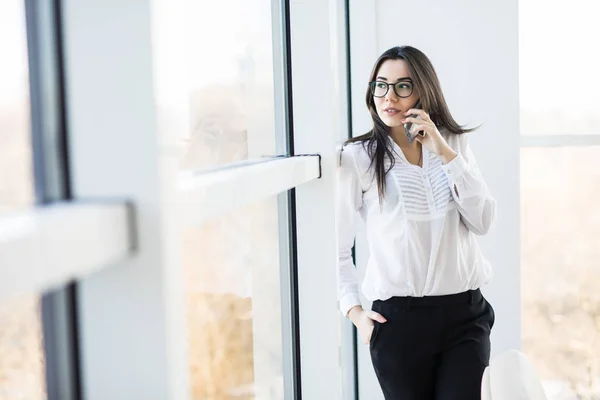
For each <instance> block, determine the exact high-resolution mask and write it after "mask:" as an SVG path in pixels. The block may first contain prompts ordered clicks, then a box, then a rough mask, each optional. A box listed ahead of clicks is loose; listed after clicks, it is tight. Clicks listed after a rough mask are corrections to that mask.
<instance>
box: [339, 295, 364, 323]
mask: <svg viewBox="0 0 600 400" xmlns="http://www.w3.org/2000/svg"><path fill="white" fill-rule="evenodd" d="M354 306H360V297H359V296H358V293H346V294H345V295H344V296H343V297H342V298H341V299H340V311H341V312H342V314H343V315H344V317H347V316H348V311H350V309H351V308H352V307H354Z"/></svg>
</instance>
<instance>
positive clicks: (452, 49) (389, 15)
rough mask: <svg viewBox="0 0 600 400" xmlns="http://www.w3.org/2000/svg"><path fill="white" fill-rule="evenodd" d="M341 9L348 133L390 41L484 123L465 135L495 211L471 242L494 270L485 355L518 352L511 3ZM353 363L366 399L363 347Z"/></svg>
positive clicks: (388, 0) (357, 130) (361, 126)
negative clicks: (423, 61) (345, 22)
mask: <svg viewBox="0 0 600 400" xmlns="http://www.w3.org/2000/svg"><path fill="white" fill-rule="evenodd" d="M350 13H351V14H350V15H351V21H350V25H351V26H350V29H351V38H350V39H351V46H352V48H351V53H352V85H353V88H352V104H353V128H354V132H353V134H354V135H355V136H358V135H360V134H362V133H365V132H366V131H367V130H368V129H369V128H370V117H369V115H368V112H367V111H366V107H365V104H364V94H365V89H366V82H367V80H368V78H369V73H370V70H371V68H372V65H373V63H374V62H375V59H376V58H377V57H378V56H379V55H380V54H381V53H382V52H383V51H385V50H387V49H388V48H390V47H393V46H398V45H411V46H414V47H417V48H418V49H420V50H422V51H423V52H424V53H425V54H427V55H428V56H429V58H430V59H431V61H432V62H433V65H434V67H435V68H436V70H437V73H438V75H439V78H440V81H441V83H442V88H443V90H444V94H445V96H446V100H447V101H448V104H449V107H450V110H451V112H452V113H453V115H454V117H455V118H456V119H457V121H458V122H459V123H460V124H467V125H468V126H474V125H479V124H480V123H483V124H484V125H483V126H482V127H481V128H480V129H479V130H478V131H476V132H475V133H473V134H472V136H471V137H472V146H473V150H474V152H475V155H476V157H477V159H478V163H479V166H480V168H481V170H482V172H483V174H484V176H485V178H486V180H487V182H488V185H489V186H490V189H491V190H492V192H493V194H494V195H495V197H496V199H497V201H498V205H499V214H498V221H497V225H496V227H495V228H494V230H493V231H492V232H490V233H489V234H488V235H487V236H485V237H483V238H481V239H480V243H481V245H482V248H483V251H484V252H485V255H486V256H487V258H488V259H489V260H490V261H491V262H492V263H493V264H494V268H495V276H494V279H493V281H492V282H491V283H490V284H489V285H488V286H487V287H486V288H484V292H485V295H486V297H487V298H488V299H489V300H490V302H491V303H492V305H493V306H494V308H495V311H496V325H495V327H494V330H493V333H492V347H493V349H492V356H494V354H497V353H498V352H500V351H503V350H506V349H508V348H519V347H520V331H521V323H520V275H519V261H520V250H519V242H520V238H519V232H520V229H519V103H518V102H519V95H518V30H517V28H518V2H517V1H516V0H512V1H499V0H496V1H489V2H481V1H476V0H455V1H452V2H441V1H435V0H421V1H419V2H410V3H409V2H401V1H397V0H394V1H392V0H378V1H377V2H366V1H365V2H351V4H350ZM403 15H405V16H406V17H403ZM366 257H367V254H365V246H364V238H362V237H359V238H358V240H357V262H358V265H359V267H361V266H362V267H364V262H365V260H366ZM359 362H360V364H359V374H360V385H359V388H360V394H361V398H363V399H367V398H368V399H369V400H371V399H375V398H376V396H375V395H374V393H378V394H379V393H380V390H379V388H378V385H377V382H376V380H375V376H374V373H373V372H372V366H371V361H370V357H369V353H368V349H367V348H366V347H365V346H361V345H359ZM380 398H383V397H380Z"/></svg>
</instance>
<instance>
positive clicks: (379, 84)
mask: <svg viewBox="0 0 600 400" xmlns="http://www.w3.org/2000/svg"><path fill="white" fill-rule="evenodd" d="M386 86H387V85H386V84H385V83H381V82H379V83H377V87H378V88H379V89H383V88H384V87H386Z"/></svg>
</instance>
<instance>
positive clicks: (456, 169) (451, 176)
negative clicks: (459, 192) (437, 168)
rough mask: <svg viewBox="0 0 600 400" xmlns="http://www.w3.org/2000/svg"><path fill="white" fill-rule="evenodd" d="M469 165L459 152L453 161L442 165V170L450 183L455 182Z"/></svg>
mask: <svg viewBox="0 0 600 400" xmlns="http://www.w3.org/2000/svg"><path fill="white" fill-rule="evenodd" d="M467 167H468V165H467V161H466V160H465V159H464V157H463V156H462V155H461V154H458V155H457V156H456V157H454V159H453V160H452V161H450V162H449V163H447V164H444V165H442V170H443V171H444V173H445V174H446V176H447V177H448V180H449V181H450V183H454V182H456V181H457V180H458V179H460V177H461V176H462V175H463V174H464V173H465V172H466V171H467Z"/></svg>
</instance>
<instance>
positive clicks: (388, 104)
mask: <svg viewBox="0 0 600 400" xmlns="http://www.w3.org/2000/svg"><path fill="white" fill-rule="evenodd" d="M375 81H377V83H376V84H375V87H374V88H372V91H371V93H372V94H373V90H375V92H376V93H375V94H374V95H373V101H374V103H375V108H376V110H377V115H379V118H381V120H382V121H383V123H384V124H386V125H387V126H389V127H390V128H394V127H398V126H402V120H403V119H404V118H406V116H405V115H404V113H405V112H406V111H407V110H409V109H410V108H412V107H413V106H414V105H415V103H416V102H417V100H418V98H419V96H418V93H417V88H414V87H413V81H412V77H411V75H410V73H409V71H408V64H407V63H406V61H405V60H386V61H384V62H383V64H381V66H380V67H379V71H377V74H376V75H375ZM385 83H389V84H395V86H392V85H390V86H389V87H386V86H385ZM388 88H389V89H388ZM394 89H396V90H394ZM386 90H387V93H386V94H385V96H383V97H377V96H376V95H378V96H379V95H382V94H383V93H385V91H386ZM411 91H412V93H411ZM396 92H397V93H396ZM409 93H410V96H408V97H400V96H399V95H398V94H400V95H401V96H406V95H408V94H409Z"/></svg>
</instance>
